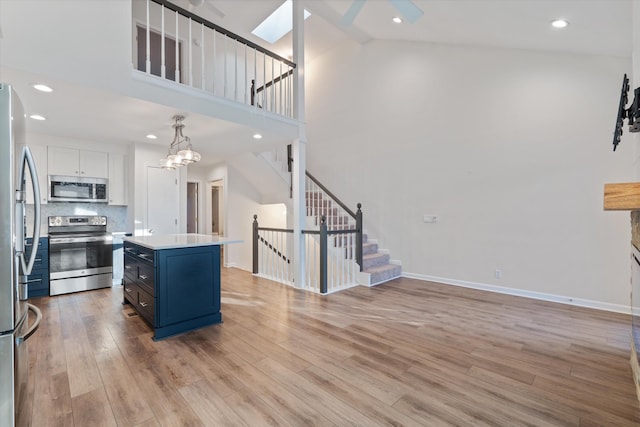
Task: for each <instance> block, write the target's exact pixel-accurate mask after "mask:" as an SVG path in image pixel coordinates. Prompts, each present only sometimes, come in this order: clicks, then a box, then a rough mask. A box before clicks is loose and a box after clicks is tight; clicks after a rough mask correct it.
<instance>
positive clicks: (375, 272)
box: [364, 264, 402, 285]
mask: <svg viewBox="0 0 640 427" xmlns="http://www.w3.org/2000/svg"><path fill="white" fill-rule="evenodd" d="M364 272H365V273H368V274H370V275H371V279H370V284H371V285H377V284H380V283H383V282H386V281H388V280H392V279H395V278H396V277H400V275H401V274H402V266H400V265H396V264H385V265H379V266H376V267H373V268H370V269H366V270H365V271H364Z"/></svg>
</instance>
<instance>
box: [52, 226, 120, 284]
mask: <svg viewBox="0 0 640 427" xmlns="http://www.w3.org/2000/svg"><path fill="white" fill-rule="evenodd" d="M112 239H113V238H112V236H111V234H110V233H107V217H105V216H50V217H49V279H50V292H49V293H50V295H60V294H67V293H70V292H78V291H86V290H90V289H98V288H106V287H109V286H111V283H112V281H111V280H112V279H111V275H112V271H113V248H112Z"/></svg>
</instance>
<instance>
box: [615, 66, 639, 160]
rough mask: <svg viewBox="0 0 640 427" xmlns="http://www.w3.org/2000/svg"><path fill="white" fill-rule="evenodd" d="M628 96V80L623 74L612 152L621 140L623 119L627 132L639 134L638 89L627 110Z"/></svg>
mask: <svg viewBox="0 0 640 427" xmlns="http://www.w3.org/2000/svg"><path fill="white" fill-rule="evenodd" d="M628 94H629V78H628V77H627V75H626V74H625V75H624V77H622V92H621V93H620V102H619V104H618V116H617V117H616V128H615V130H614V132H613V151H616V148H617V147H618V144H619V143H620V139H621V138H622V126H623V125H624V119H628V120H629V132H640V108H638V107H639V105H638V104H640V87H638V88H636V89H635V91H634V96H633V102H632V103H631V106H630V107H629V108H626V106H627V102H628V101H629V98H628Z"/></svg>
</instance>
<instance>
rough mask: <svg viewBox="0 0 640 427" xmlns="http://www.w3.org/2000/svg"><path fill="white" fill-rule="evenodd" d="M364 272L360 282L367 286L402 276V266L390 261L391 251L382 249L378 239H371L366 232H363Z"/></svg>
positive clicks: (361, 274) (359, 278)
mask: <svg viewBox="0 0 640 427" xmlns="http://www.w3.org/2000/svg"><path fill="white" fill-rule="evenodd" d="M362 263H363V264H364V265H363V267H362V272H361V273H360V276H359V277H358V283H359V284H361V285H365V286H373V285H378V284H380V283H384V282H387V281H389V280H392V279H395V278H397V277H400V275H401V274H402V266H401V265H399V264H392V263H391V262H390V257H389V253H388V252H386V251H384V252H383V251H380V250H379V249H378V243H377V242H376V241H373V240H372V241H369V239H368V236H367V234H366V233H363V234H362Z"/></svg>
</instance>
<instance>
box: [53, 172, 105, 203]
mask: <svg viewBox="0 0 640 427" xmlns="http://www.w3.org/2000/svg"><path fill="white" fill-rule="evenodd" d="M107 184H108V180H107V179H104V178H85V177H79V176H61V175H49V191H48V194H47V200H48V201H49V202H88V203H107V201H108V198H107V197H108V195H107V192H108V188H107V187H108V185H107Z"/></svg>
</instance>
